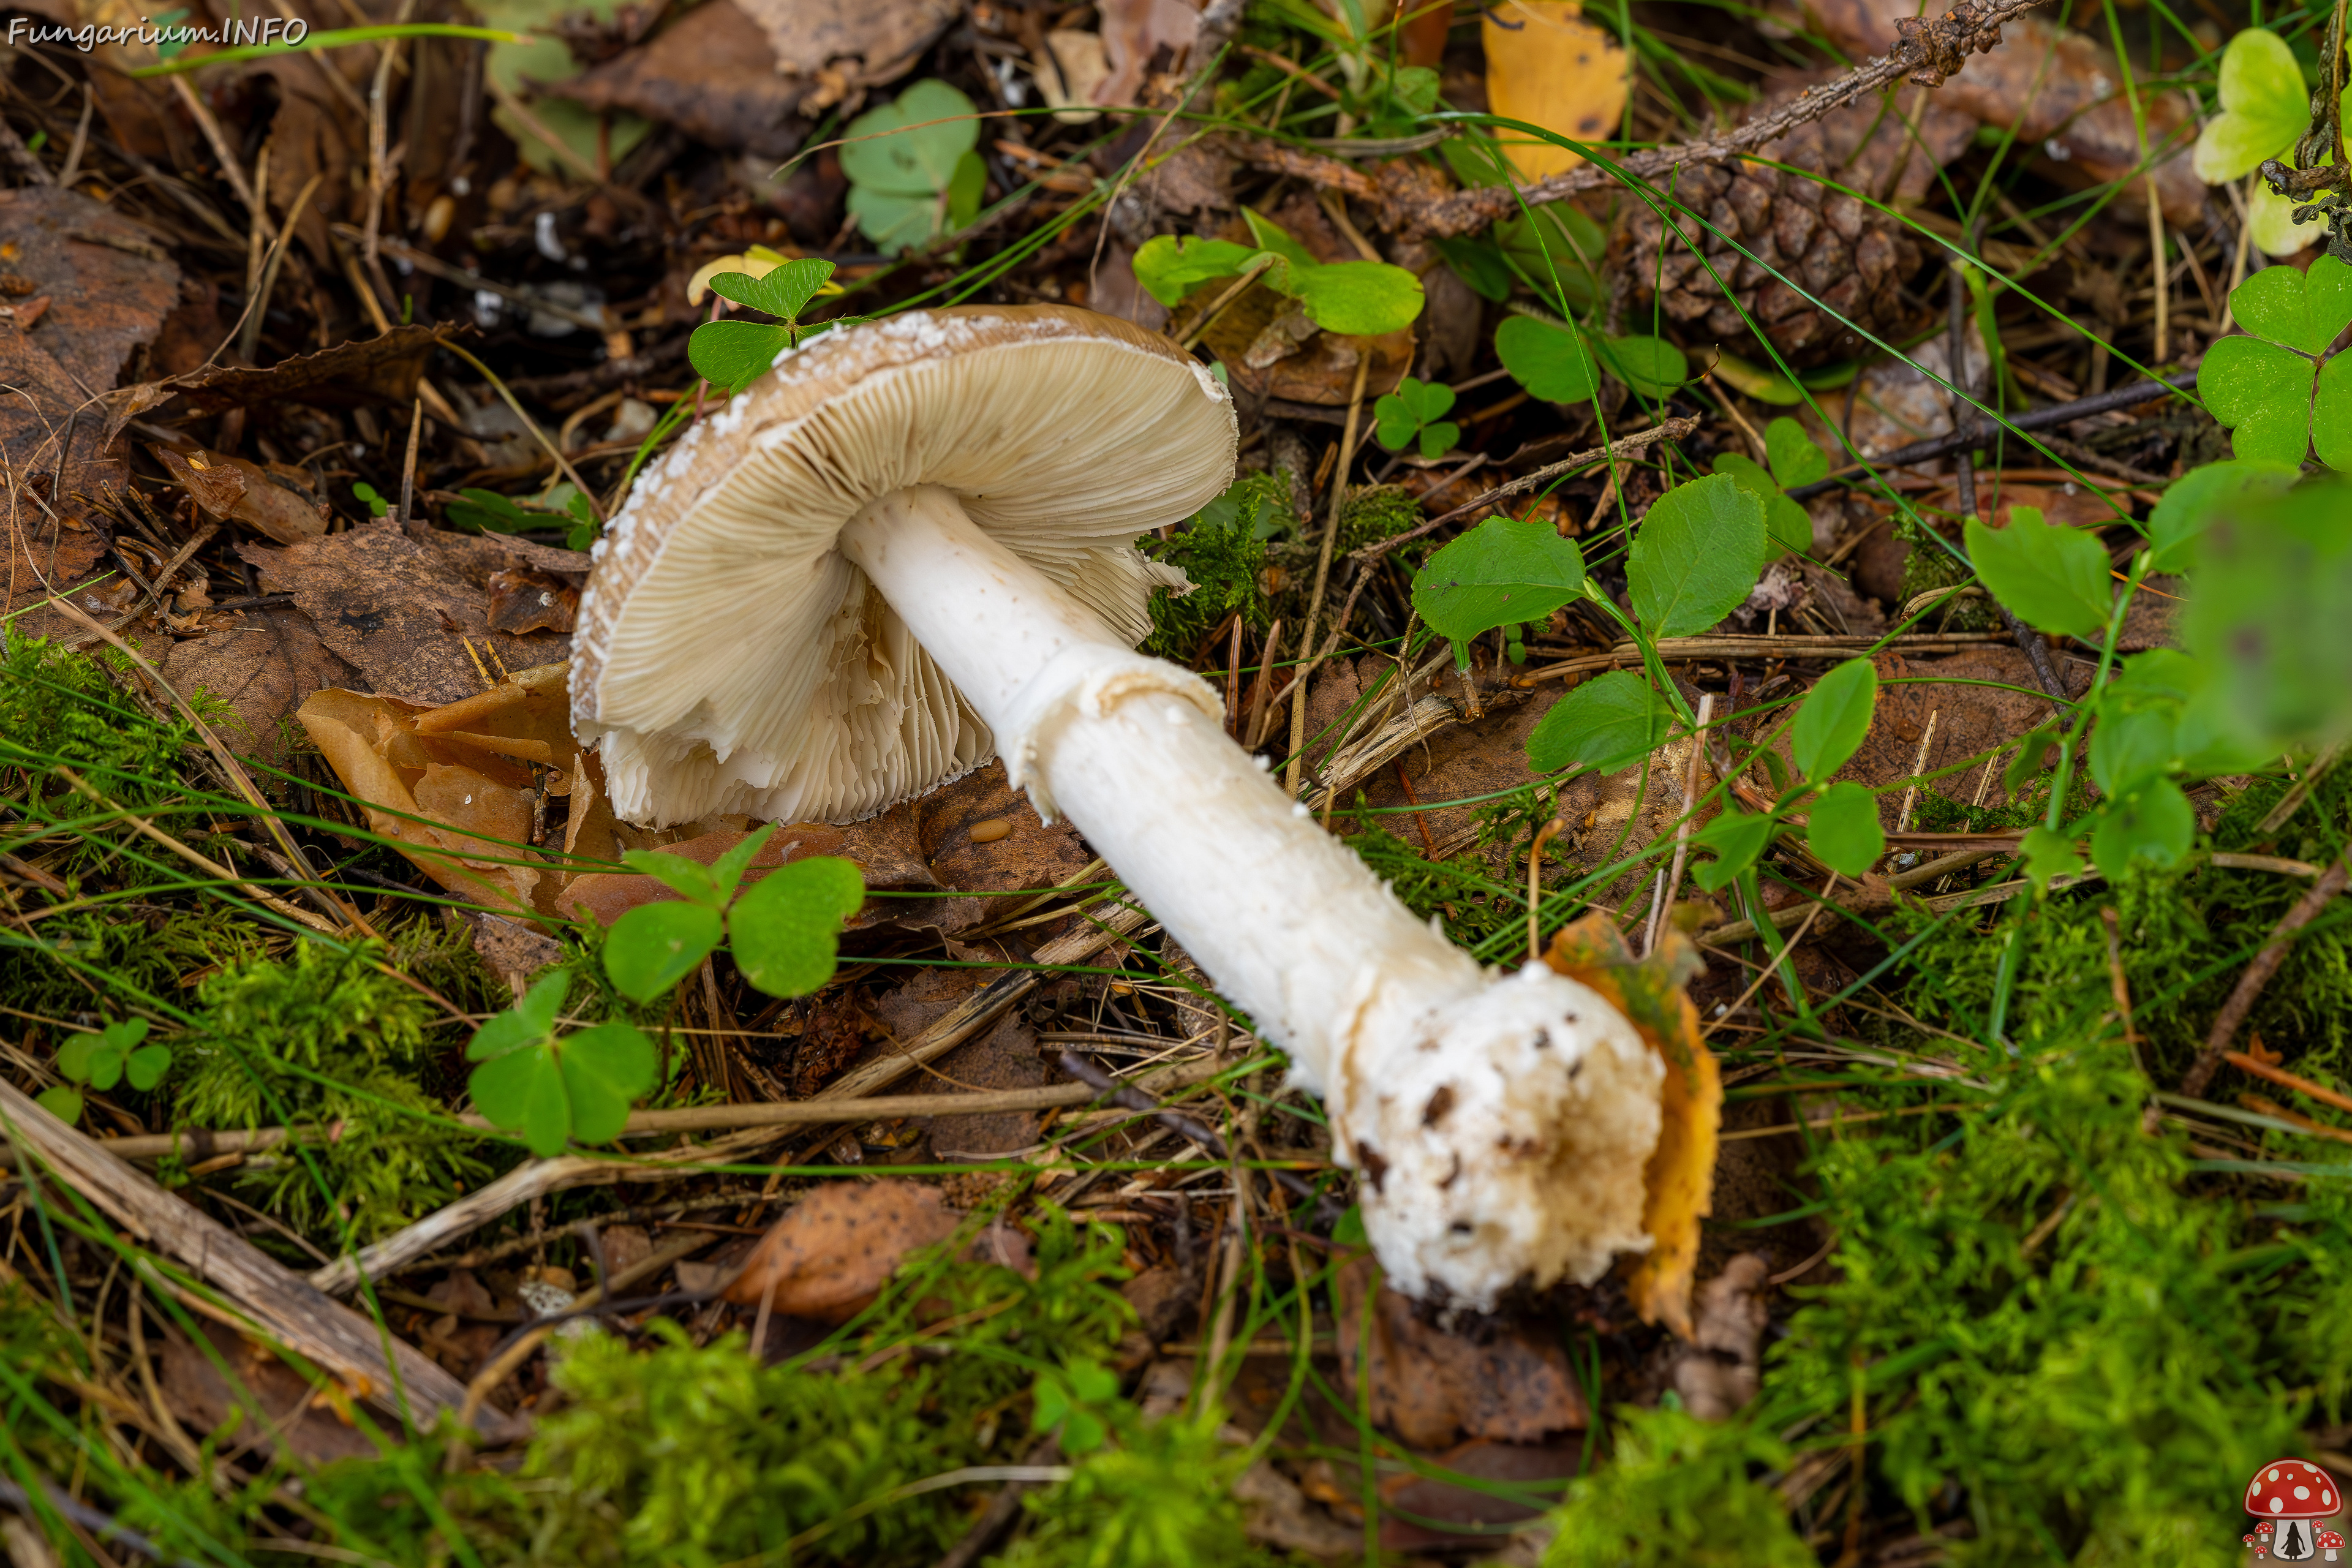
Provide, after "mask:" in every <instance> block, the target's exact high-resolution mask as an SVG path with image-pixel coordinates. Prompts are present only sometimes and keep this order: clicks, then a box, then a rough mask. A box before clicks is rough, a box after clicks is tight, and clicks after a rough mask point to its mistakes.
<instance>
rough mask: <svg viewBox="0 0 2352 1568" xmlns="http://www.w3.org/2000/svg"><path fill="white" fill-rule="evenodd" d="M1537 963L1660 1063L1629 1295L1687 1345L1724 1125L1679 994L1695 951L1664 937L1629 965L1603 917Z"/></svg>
mask: <svg viewBox="0 0 2352 1568" xmlns="http://www.w3.org/2000/svg"><path fill="white" fill-rule="evenodd" d="M1544 962H1545V963H1548V964H1549V965H1550V966H1551V967H1552V969H1553V970H1554V971H1555V972H1556V973H1560V974H1565V975H1567V976H1568V977H1569V978H1570V979H1571V980H1577V981H1581V982H1582V983H1583V984H1587V985H1590V986H1591V987H1592V989H1594V990H1595V991H1598V992H1599V993H1601V995H1602V996H1603V997H1605V998H1606V999H1607V1000H1608V1002H1609V1003H1610V1005H1612V1006H1613V1007H1615V1008H1616V1009H1617V1010H1618V1011H1619V1012H1620V1013H1622V1014H1623V1015H1624V1016H1625V1017H1626V1018H1627V1020H1628V1021H1630V1022H1631V1023H1632V1024H1633V1027H1634V1029H1635V1030H1636V1031H1637V1032H1638V1033H1639V1034H1640V1035H1641V1037H1642V1039H1643V1043H1645V1044H1646V1045H1648V1046H1649V1047H1650V1048H1651V1049H1652V1050H1654V1051H1655V1052H1657V1054H1658V1057H1659V1059H1660V1060H1662V1061H1663V1062H1664V1064H1665V1068H1666V1073H1665V1079H1664V1084H1663V1086H1662V1087H1661V1089H1660V1091H1659V1110H1660V1111H1661V1112H1662V1113H1663V1119H1662V1121H1661V1122H1660V1124H1659V1128H1658V1142H1657V1147H1656V1148H1655V1149H1654V1150H1653V1151H1652V1152H1651V1154H1650V1161H1649V1164H1648V1166H1647V1167H1646V1168H1645V1170H1644V1171H1643V1186H1644V1187H1645V1189H1646V1190H1647V1193H1648V1198H1647V1201H1646V1202H1645V1203H1644V1204H1643V1208H1642V1228H1643V1230H1644V1231H1646V1232H1648V1233H1649V1237H1650V1250H1649V1252H1648V1253H1647V1254H1646V1255H1644V1256H1643V1258H1642V1259H1641V1260H1640V1261H1639V1262H1638V1263H1636V1264H1634V1265H1633V1272H1632V1278H1631V1279H1630V1280H1629V1281H1628V1287H1627V1289H1628V1294H1630V1295H1631V1296H1632V1297H1633V1305H1634V1308H1635V1310H1638V1311H1639V1312H1640V1313H1641V1314H1642V1321H1643V1322H1645V1323H1655V1322H1659V1321H1664V1323H1665V1325H1666V1326H1667V1327H1668V1328H1670V1329H1672V1330H1674V1331H1675V1333H1677V1334H1679V1335H1681V1336H1682V1337H1683V1338H1684V1339H1689V1338H1690V1337H1691V1317H1690V1293H1691V1277H1692V1272H1693V1270H1695V1269H1696V1268H1697V1266H1698V1242H1699V1222H1700V1221H1701V1220H1703V1219H1705V1218H1706V1215H1708V1213H1709V1212H1711V1210H1712V1207H1713V1198H1714V1186H1715V1151H1716V1134H1717V1131H1718V1130H1719V1129H1720V1128H1721V1126H1722V1121H1723V1079H1722V1077H1721V1074H1720V1073H1719V1072H1718V1071H1717V1067H1716V1061H1715V1058H1714V1057H1713V1056H1712V1055H1710V1054H1709V1053H1708V1051H1707V1048H1706V1045H1705V1044H1703V1043H1702V1042H1701V1041H1700V1039H1699V1033H1698V1009H1697V1008H1696V1007H1695V1006H1693V1005H1691V999H1690V997H1689V996H1688V995H1687V994H1685V992H1684V989H1683V986H1684V983H1685V981H1686V980H1687V979H1688V978H1689V977H1690V975H1691V974H1692V973H1695V972H1696V969H1697V968H1698V954H1697V950H1696V949H1695V948H1694V947H1692V945H1691V944H1690V943H1689V942H1688V941H1686V940H1685V938H1684V937H1683V936H1682V934H1681V933H1680V932H1678V931H1673V930H1671V929H1669V930H1668V931H1666V932H1664V934H1663V935H1662V936H1661V937H1660V939H1659V943H1658V948H1657V951H1656V952H1653V953H1652V954H1651V955H1650V956H1649V957H1647V958H1643V959H1639V960H1636V959H1635V958H1634V957H1633V955H1632V953H1631V952H1628V951H1627V949H1626V946H1625V939H1624V937H1623V936H1622V934H1620V933H1619V931H1618V930H1617V928H1616V927H1615V926H1614V925H1613V924H1612V923H1611V922H1610V921H1609V918H1608V917H1607V916H1605V915H1598V914H1595V915H1588V916H1586V917H1585V918H1584V919H1583V920H1580V921H1577V922H1576V923H1575V924H1574V925H1572V926H1570V927H1569V928H1568V929H1567V930H1565V931H1561V932H1560V933H1559V935H1557V936H1555V937H1554V938H1553V939H1552V944H1551V947H1550V949H1549V951H1548V952H1546V953H1545V954H1544Z"/></svg>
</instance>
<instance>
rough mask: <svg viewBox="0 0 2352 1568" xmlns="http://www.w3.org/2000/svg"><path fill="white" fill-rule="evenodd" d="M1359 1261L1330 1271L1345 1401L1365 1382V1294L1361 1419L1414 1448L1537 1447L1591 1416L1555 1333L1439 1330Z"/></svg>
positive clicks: (1519, 1328)
mask: <svg viewBox="0 0 2352 1568" xmlns="http://www.w3.org/2000/svg"><path fill="white" fill-rule="evenodd" d="M1379 1279H1380V1268H1379V1266H1378V1265H1377V1264H1375V1263H1374V1262H1373V1261H1372V1260H1371V1259H1370V1258H1358V1259H1357V1260H1356V1261H1354V1262H1352V1263H1350V1264H1349V1265H1348V1266H1347V1267H1346V1268H1342V1269H1340V1270H1339V1317H1338V1320H1337V1321H1338V1325H1339V1369H1340V1375H1341V1378H1342V1380H1343V1383H1344V1385H1345V1387H1346V1388H1347V1391H1348V1395H1349V1400H1350V1401H1351V1402H1352V1401H1353V1400H1354V1399H1355V1397H1356V1396H1357V1394H1358V1391H1359V1389H1360V1386H1361V1384H1360V1379H1361V1378H1362V1377H1363V1376H1364V1375H1365V1372H1364V1367H1365V1358H1364V1356H1363V1354H1362V1345H1363V1341H1364V1335H1363V1325H1364V1292H1365V1291H1366V1290H1367V1289H1372V1290H1375V1292H1376V1293H1375V1295H1374V1297H1373V1300H1372V1310H1371V1324H1370V1327H1371V1355H1370V1379H1371V1387H1370V1406H1371V1418H1372V1421H1373V1423H1374V1424H1375V1425H1376V1426H1383V1427H1385V1428H1387V1429H1388V1430H1389V1431H1391V1432H1393V1433H1394V1434H1396V1436H1399V1437H1402V1438H1403V1439H1404V1440H1405V1441H1406V1442H1407V1443H1410V1444H1412V1446H1413V1447H1416V1448H1444V1447H1449V1446H1451V1445H1452V1444H1454V1442H1456V1441H1458V1440H1460V1439H1462V1438H1465V1437H1485V1438H1489V1439H1492V1440H1495V1441H1497V1442H1506V1443H1538V1442H1541V1441H1542V1440H1543V1439H1544V1438H1546V1437H1548V1436H1551V1435H1552V1434H1553V1433H1556V1432H1565V1431H1569V1430H1570V1429H1572V1428H1580V1427H1582V1426H1585V1425H1586V1423H1587V1422H1588V1421H1590V1420H1591V1412H1590V1411H1589V1410H1588V1409H1587V1408H1586V1406H1585V1403H1584V1395H1583V1394H1582V1393H1581V1392H1580V1390H1579V1389H1578V1387H1577V1384H1576V1378H1575V1374H1574V1373H1572V1372H1570V1368H1569V1364H1568V1352H1566V1351H1564V1350H1563V1349H1561V1347H1560V1343H1559V1335H1558V1334H1557V1333H1556V1332H1544V1331H1538V1330H1536V1329H1534V1328H1532V1327H1528V1326H1526V1325H1521V1324H1517V1323H1511V1322H1504V1321H1494V1320H1488V1321H1482V1322H1480V1323H1478V1324H1476V1325H1475V1327H1474V1328H1472V1329H1471V1330H1469V1331H1465V1332H1462V1333H1454V1332H1449V1331H1446V1330H1444V1329H1443V1328H1440V1327H1439V1326H1438V1325H1437V1324H1436V1323H1434V1322H1433V1321H1430V1320H1429V1319H1427V1318H1425V1317H1423V1315H1422V1311H1421V1310H1420V1308H1419V1306H1418V1304H1417V1303H1416V1302H1414V1301H1413V1300H1412V1299H1411V1298H1410V1297H1406V1296H1401V1295H1399V1294H1398V1293H1397V1292H1395V1291H1394V1290H1391V1289H1389V1288H1388V1287H1387V1286H1386V1285H1382V1284H1380V1283H1379Z"/></svg>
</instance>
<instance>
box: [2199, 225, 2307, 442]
mask: <svg viewBox="0 0 2352 1568" xmlns="http://www.w3.org/2000/svg"><path fill="white" fill-rule="evenodd" d="M2292 271H2294V268H2292V267H2273V268H2266V269H2265V270H2264V271H2262V272H2258V273H2256V274H2255V276H2256V277H2258V278H2266V277H2268V276H2269V275H2270V274H2271V273H2273V272H2292ZM2313 370H2314V367H2313V365H2312V363H2311V361H2309V360H2307V359H2305V358H2304V357H2303V355H2301V354H2299V353H2294V351H2293V350H2291V349H2284V348H2281V347H2280V346H2279V345H2278V344H2276V343H2272V342H2263V340H2262V339H2260V338H2248V337H2234V338H2223V339H2222V340H2221V342H2217V343H2215V344H2214V345H2213V346H2212V347H2211V348H2210V349H2208V350H2206V351H2205V363H2203V364H2202V365H2200V367H2199V368H2198V372H2197V389H2198V391H2199V392H2200V393H2201V394H2202V395H2204V398H2205V407H2206V410H2207V411H2208V412H2209V413H2210V414H2211V415H2212V416H2213V417H2214V419H2215V421H2216V422H2218V423H2219V424H2220V425H2221V426H2223V427H2224V428H2225V429H2227V430H2228V431H2229V432H2230V450H2231V452H2233V453H2235V454H2236V455H2237V456H2238V457H2240V458H2245V459H2247V460H2248V461H2252V462H2260V463H2285V464H2295V463H2300V462H2302V461H2303V454H2304V451H2305V448H2306V447H2309V446H2310V445H2311V387H2312V374H2313Z"/></svg>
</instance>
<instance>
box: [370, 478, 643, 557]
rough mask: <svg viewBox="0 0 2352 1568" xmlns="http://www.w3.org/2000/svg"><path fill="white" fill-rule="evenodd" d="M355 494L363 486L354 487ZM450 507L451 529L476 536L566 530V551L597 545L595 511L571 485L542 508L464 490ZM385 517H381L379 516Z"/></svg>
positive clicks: (544, 498) (553, 494)
mask: <svg viewBox="0 0 2352 1568" xmlns="http://www.w3.org/2000/svg"><path fill="white" fill-rule="evenodd" d="M352 489H353V490H354V491H357V490H358V489H361V487H360V486H357V485H354V486H352ZM457 494H458V496H459V498H460V499H459V500H454V501H451V502H450V503H449V526H450V527H452V528H457V529H463V530H466V531H468V532H473V533H538V532H541V531H547V530H550V529H557V528H560V529H562V530H563V547H564V548H565V549H567V550H585V549H587V548H588V547H589V546H590V545H592V544H593V543H595V542H596V534H597V531H598V528H597V522H596V512H595V509H594V508H593V507H591V506H590V505H589V504H588V498H587V497H586V496H584V495H582V494H581V493H580V491H579V490H578V489H575V488H574V487H573V486H572V485H571V484H570V483H568V482H567V483H564V484H560V485H557V486H556V487H555V488H553V489H551V490H549V491H548V492H547V494H546V495H544V496H542V497H541V498H539V499H540V500H541V502H542V503H543V505H541V506H539V507H527V506H524V505H523V504H522V503H521V502H520V501H518V500H515V499H514V498H513V497H511V496H502V495H500V494H499V493H498V492H497V491H496V490H479V489H462V490H459V491H458V492H457ZM377 515H378V516H382V515H383V514H382V513H378V514H377Z"/></svg>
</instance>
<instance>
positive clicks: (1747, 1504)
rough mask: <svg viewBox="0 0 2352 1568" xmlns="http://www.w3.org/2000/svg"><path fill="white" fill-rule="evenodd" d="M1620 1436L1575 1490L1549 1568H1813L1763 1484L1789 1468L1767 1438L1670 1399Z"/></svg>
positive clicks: (1640, 1415)
mask: <svg viewBox="0 0 2352 1568" xmlns="http://www.w3.org/2000/svg"><path fill="white" fill-rule="evenodd" d="M1614 1437H1615V1442H1616V1451H1615V1452H1614V1453H1613V1454H1612V1456H1611V1458H1610V1459H1609V1461H1608V1463H1606V1464H1604V1465H1602V1466H1601V1467H1600V1468H1598V1469H1597V1470H1596V1471H1595V1472H1594V1473H1593V1474H1592V1475H1591V1476H1588V1477H1584V1478H1582V1479H1578V1480H1576V1481H1574V1482H1572V1483H1570V1487H1569V1491H1568V1499H1567V1501H1566V1503H1565V1504H1564V1505H1563V1507H1562V1508H1561V1509H1560V1510H1559V1513H1558V1514H1557V1515H1556V1516H1555V1522H1557V1523H1558V1524H1559V1535H1558V1536H1556V1537H1555V1538H1554V1539H1553V1541H1552V1544H1551V1550H1550V1551H1549V1552H1547V1553H1546V1554H1545V1556H1544V1568H1678V1565H1681V1564H1695V1565H1698V1568H1717V1565H1719V1568H1734V1565H1735V1564H1738V1565H1743V1568H1811V1565H1812V1564H1813V1563H1814V1562H1815V1561H1816V1559H1815V1558H1814V1556H1813V1554H1812V1552H1811V1551H1809V1550H1807V1548H1806V1546H1805V1543H1804V1542H1801V1541H1800V1540H1799V1539H1798V1538H1797V1534H1796V1531H1793V1530H1791V1529H1790V1525H1789V1516H1788V1514H1787V1512H1786V1510H1783V1509H1782V1507H1781V1505H1780V1499H1779V1498H1778V1497H1777V1496H1776V1495H1774V1493H1773V1491H1772V1489H1771V1488H1769V1486H1766V1485H1765V1484H1763V1482H1762V1480H1761V1479H1760V1478H1761V1475H1762V1473H1763V1472H1764V1471H1767V1470H1769V1469H1778V1468H1786V1466H1787V1464H1788V1462H1789V1457H1790V1456H1789V1451H1788V1449H1787V1447H1785V1446H1784V1445H1782V1444H1781V1443H1780V1442H1779V1441H1777V1440H1775V1439H1774V1438H1773V1437H1772V1436H1770V1435H1769V1434H1768V1433H1765V1432H1760V1431H1758V1430H1756V1429H1754V1428H1753V1427H1751V1426H1748V1425H1747V1424H1745V1423H1742V1422H1737V1421H1734V1422H1726V1423H1723V1424H1720V1425H1717V1424H1713V1423H1709V1422H1706V1421H1701V1420H1699V1419H1697V1418H1696V1417H1695V1416H1693V1415H1690V1414H1688V1413H1687V1412H1685V1411H1684V1410H1683V1409H1682V1408H1680V1406H1679V1405H1675V1404H1674V1403H1673V1402H1672V1401H1671V1396H1670V1400H1669V1403H1668V1404H1667V1405H1664V1406H1662V1407H1661V1408H1659V1409H1655V1410H1627V1411H1625V1412H1623V1415H1622V1421H1621V1422H1620V1424H1619V1425H1618V1426H1617V1427H1616V1428H1615V1431H1614Z"/></svg>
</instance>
